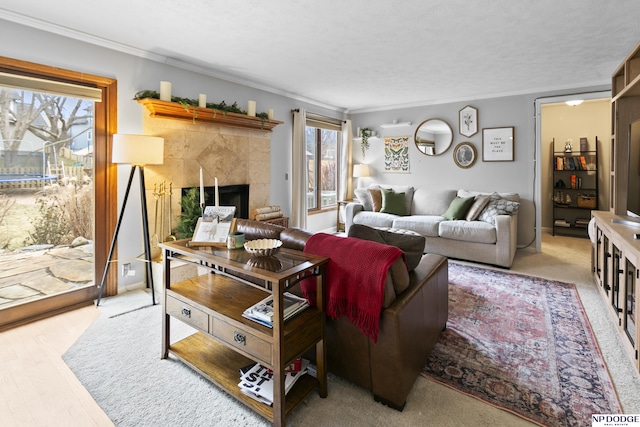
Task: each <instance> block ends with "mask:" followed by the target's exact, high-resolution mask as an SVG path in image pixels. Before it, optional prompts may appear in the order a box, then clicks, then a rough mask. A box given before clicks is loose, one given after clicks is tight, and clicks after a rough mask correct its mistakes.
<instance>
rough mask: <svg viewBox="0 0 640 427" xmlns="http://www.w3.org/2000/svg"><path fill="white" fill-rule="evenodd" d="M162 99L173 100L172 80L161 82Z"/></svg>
mask: <svg viewBox="0 0 640 427" xmlns="http://www.w3.org/2000/svg"><path fill="white" fill-rule="evenodd" d="M160 101H169V102H171V82H160Z"/></svg>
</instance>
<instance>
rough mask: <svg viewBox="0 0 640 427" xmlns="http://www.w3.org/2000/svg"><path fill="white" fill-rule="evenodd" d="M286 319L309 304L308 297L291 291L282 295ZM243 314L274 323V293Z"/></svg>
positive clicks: (283, 311) (268, 324)
mask: <svg viewBox="0 0 640 427" xmlns="http://www.w3.org/2000/svg"><path fill="white" fill-rule="evenodd" d="M282 302H283V309H282V315H283V316H284V320H287V319H289V318H291V317H292V316H294V315H296V314H297V313H299V312H300V311H302V310H304V309H305V308H307V307H308V306H309V303H308V301H307V300H306V298H302V297H299V296H297V295H294V294H292V293H290V292H285V293H284V294H283V295H282ZM242 315H243V316H244V317H246V318H248V319H251V320H255V321H259V323H262V324H264V325H266V326H271V325H273V294H269V296H267V297H266V298H264V299H262V300H261V301H258V302H257V303H256V304H254V305H252V306H251V307H248V308H247V309H246V310H245V311H244V312H243V313H242Z"/></svg>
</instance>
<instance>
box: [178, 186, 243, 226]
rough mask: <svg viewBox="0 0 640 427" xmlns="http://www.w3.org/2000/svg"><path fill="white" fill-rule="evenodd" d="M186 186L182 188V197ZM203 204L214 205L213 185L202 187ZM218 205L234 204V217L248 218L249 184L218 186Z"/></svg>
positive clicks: (186, 189)
mask: <svg viewBox="0 0 640 427" xmlns="http://www.w3.org/2000/svg"><path fill="white" fill-rule="evenodd" d="M188 190H189V189H188V188H183V189H182V196H183V197H184V196H185V194H186V192H187V191H188ZM204 194H205V204H206V205H207V206H214V205H215V187H204ZM218 196H219V199H220V206H235V207H236V214H235V217H236V218H243V219H249V184H237V185H223V186H218Z"/></svg>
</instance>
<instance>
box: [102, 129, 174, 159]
mask: <svg viewBox="0 0 640 427" xmlns="http://www.w3.org/2000/svg"><path fill="white" fill-rule="evenodd" d="M111 161H112V162H113V163H127V164H130V165H161V164H162V163H163V162H164V138H161V137H159V136H150V135H132V134H115V135H113V146H112V149H111Z"/></svg>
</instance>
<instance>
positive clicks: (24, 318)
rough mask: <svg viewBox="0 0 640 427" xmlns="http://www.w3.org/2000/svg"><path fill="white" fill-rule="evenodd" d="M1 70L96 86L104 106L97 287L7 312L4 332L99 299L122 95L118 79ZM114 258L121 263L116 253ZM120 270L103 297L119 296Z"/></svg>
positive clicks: (99, 124)
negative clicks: (112, 158)
mask: <svg viewBox="0 0 640 427" xmlns="http://www.w3.org/2000/svg"><path fill="white" fill-rule="evenodd" d="M0 72H4V73H11V74H19V75H24V76H31V77H37V78H42V79H48V80H55V81H60V82H65V83H72V84H78V85H83V86H89V87H95V88H98V89H100V90H101V91H102V102H96V103H95V136H94V139H95V145H94V200H95V206H94V263H95V264H94V265H95V268H94V276H93V282H94V286H91V287H86V288H81V289H78V290H73V291H68V292H64V293H61V294H59V295H56V296H53V297H48V298H43V299H42V300H36V301H33V302H29V303H25V304H19V305H16V306H14V307H7V308H6V309H2V316H0V317H1V319H2V320H0V330H3V329H7V328H8V327H12V326H15V325H19V324H23V323H27V322H29V321H31V320H36V319H41V318H43V317H47V316H51V315H54V314H58V313H60V312H62V311H65V310H69V309H73V308H76V307H78V306H80V305H87V304H90V303H92V301H93V300H94V299H95V298H96V297H97V294H98V286H99V284H100V281H101V280H102V274H103V272H104V269H105V265H106V261H107V255H108V254H109V247H110V244H111V236H113V232H114V229H115V225H116V219H117V218H116V217H117V205H118V175H117V167H116V165H114V164H112V163H111V161H110V159H111V140H112V135H113V134H114V133H116V132H117V112H118V102H117V101H118V93H117V81H116V80H115V79H111V78H107V77H101V76H96V75H91V74H86V73H83V72H79V71H72V70H65V69H61V68H56V67H51V66H48V65H42V64H37V63H33V62H27V61H22V60H18V59H13V58H7V57H4V56H0ZM114 259H117V254H114ZM117 270H118V269H117V268H111V269H110V271H109V275H108V276H107V283H106V286H105V292H104V294H103V295H104V296H106V295H116V294H117V293H118V277H117Z"/></svg>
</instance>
